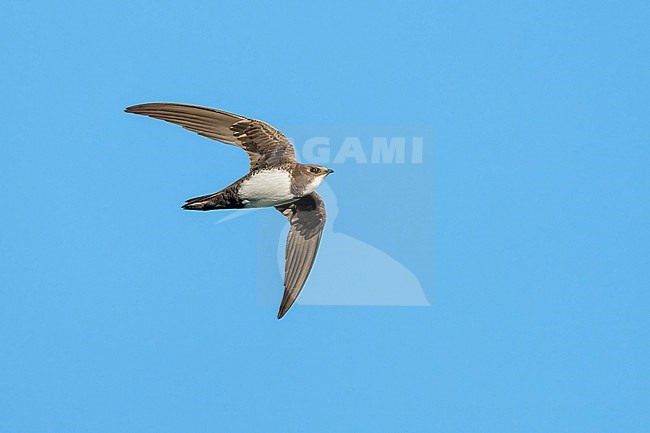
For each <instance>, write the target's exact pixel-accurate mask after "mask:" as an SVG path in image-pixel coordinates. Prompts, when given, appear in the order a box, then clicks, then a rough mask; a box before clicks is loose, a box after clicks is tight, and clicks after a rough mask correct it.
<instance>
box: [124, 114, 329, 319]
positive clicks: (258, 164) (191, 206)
mask: <svg viewBox="0 0 650 433" xmlns="http://www.w3.org/2000/svg"><path fill="white" fill-rule="evenodd" d="M125 111H126V112H127V113H134V114H141V115H144V116H149V117H153V118H155V119H160V120H164V121H167V122H171V123H174V124H177V125H180V126H182V127H183V128H185V129H187V130H189V131H192V132H196V133H197V134H200V135H203V136H204V137H208V138H211V139H213V140H217V141H220V142H222V143H226V144H230V145H233V146H237V147H240V148H242V149H243V150H244V151H245V152H246V153H247V154H248V159H249V162H250V172H249V173H248V174H246V175H245V176H243V177H242V178H240V179H239V180H237V181H235V182H234V183H232V184H231V185H229V186H227V187H226V188H224V189H222V190H221V191H218V192H216V193H213V194H207V195H204V196H200V197H195V198H192V199H189V200H187V201H186V202H185V204H184V205H183V209H188V210H200V211H206V210H215V209H242V208H249V207H275V208H276V209H277V210H279V211H280V212H282V214H283V215H284V216H285V217H287V219H288V220H289V223H290V224H291V229H290V230H289V235H288V237H287V246H286V252H285V253H286V257H285V274H284V295H283V297H282V302H281V304H280V309H279V312H278V319H280V318H282V316H284V315H285V314H286V312H287V311H288V310H289V308H291V306H292V305H293V303H294V302H295V300H296V298H297V297H298V294H299V293H300V291H301V290H302V288H303V286H304V285H305V282H306V281H307V277H308V276H309V273H310V271H311V268H312V266H313V264H314V260H315V259H316V253H317V251H318V246H319V244H320V239H321V236H322V233H323V228H324V227H325V220H326V212H325V204H324V203H323V200H322V199H321V197H320V196H319V195H318V194H317V193H316V192H315V189H316V187H318V185H319V184H320V183H321V182H322V181H323V180H324V179H325V177H327V176H328V175H329V174H330V173H332V172H333V170H330V169H328V168H326V167H322V166H319V165H308V164H300V163H299V162H297V161H296V155H295V151H294V148H293V144H292V143H291V141H289V140H288V139H287V138H286V137H285V136H284V135H283V134H282V133H281V132H280V131H278V130H277V129H275V128H274V127H272V126H271V125H269V124H268V123H265V122H262V121H259V120H254V119H249V118H246V117H242V116H239V115H237V114H232V113H227V112H225V111H220V110H216V109H213V108H207V107H199V106H194V105H185V104H174V103H151V104H140V105H134V106H132V107H128V108H127V109H126V110H125Z"/></svg>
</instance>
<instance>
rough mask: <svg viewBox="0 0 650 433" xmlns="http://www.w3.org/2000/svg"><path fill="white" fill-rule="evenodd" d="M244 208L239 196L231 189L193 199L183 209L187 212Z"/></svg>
mask: <svg viewBox="0 0 650 433" xmlns="http://www.w3.org/2000/svg"><path fill="white" fill-rule="evenodd" d="M243 207H244V204H243V203H242V202H241V200H240V199H239V195H238V194H237V193H236V191H234V190H233V189H231V188H226V189H222V190H221V191H219V192H215V193H214V194H208V195H202V196H201V197H194V198H191V199H189V200H187V201H186V202H185V204H184V205H183V209H187V210H214V209H241V208H243Z"/></svg>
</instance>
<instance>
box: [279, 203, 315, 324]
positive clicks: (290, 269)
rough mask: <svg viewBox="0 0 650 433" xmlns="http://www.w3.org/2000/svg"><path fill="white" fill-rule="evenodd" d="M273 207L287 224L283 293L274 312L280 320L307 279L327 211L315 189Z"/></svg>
mask: <svg viewBox="0 0 650 433" xmlns="http://www.w3.org/2000/svg"><path fill="white" fill-rule="evenodd" d="M275 208H276V209H277V210H279V211H280V212H282V214H283V215H284V216H286V217H287V218H288V219H289V222H290V223H291V229H290V230H289V235H288V236H287V249H286V252H285V261H284V296H283V297H282V303H281V304H280V311H279V312H278V319H281V318H282V316H284V315H285V313H286V312H287V311H289V308H291V306H292V305H293V303H294V301H295V300H296V298H297V297H298V294H299V293H300V291H301V290H302V287H303V286H304V285H305V281H307V277H308V276H309V272H310V271H311V268H312V265H313V264H314V260H315V259H316V252H317V251H318V245H319V244H320V238H321V235H322V234H323V228H324V227H325V220H326V218H327V214H326V213H325V203H324V202H323V199H322V198H321V197H320V196H319V195H318V194H316V193H315V192H312V193H311V194H309V195H306V196H304V197H302V198H301V199H299V200H298V201H294V202H293V203H290V204H286V205H282V206H276V207H275Z"/></svg>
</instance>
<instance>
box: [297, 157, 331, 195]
mask: <svg viewBox="0 0 650 433" xmlns="http://www.w3.org/2000/svg"><path fill="white" fill-rule="evenodd" d="M298 170H299V173H298V175H299V176H300V177H301V178H302V179H303V183H304V187H305V194H309V193H312V192H314V190H315V189H316V188H318V185H320V184H321V182H323V180H325V178H326V177H327V176H328V175H329V174H331V173H334V170H332V169H331V168H327V167H323V166H322V165H314V164H300V165H299V166H298Z"/></svg>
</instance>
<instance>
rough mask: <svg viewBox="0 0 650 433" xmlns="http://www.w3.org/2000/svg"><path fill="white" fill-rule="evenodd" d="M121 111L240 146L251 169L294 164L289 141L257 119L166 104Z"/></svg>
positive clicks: (213, 110)
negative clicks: (164, 122) (288, 163)
mask: <svg viewBox="0 0 650 433" xmlns="http://www.w3.org/2000/svg"><path fill="white" fill-rule="evenodd" d="M124 111H126V112H127V113H135V114H142V115H143V116H149V117H153V118H154V119H160V120H164V121H166V122H171V123H175V124H176V125H180V126H182V127H183V128H185V129H187V130H189V131H192V132H196V133H197V134H200V135H202V136H204V137H208V138H211V139H213V140H217V141H220V142H222V143H226V144H230V145H233V146H237V147H241V148H242V149H244V150H245V151H246V153H247V154H248V158H249V160H250V168H251V170H255V169H259V168H264V167H270V166H274V165H279V164H283V163H285V162H295V161H296V155H295V152H294V149H293V145H292V144H291V141H289V139H288V138H287V137H285V136H284V135H283V134H282V133H281V132H280V131H278V130H277V129H275V128H274V127H272V126H271V125H269V124H268V123H265V122H262V121H260V120H254V119H248V118H246V117H242V116H239V115H237V114H232V113H227V112H225V111H220V110H215V109H214V108H208V107H199V106H196V105H186V104H173V103H166V102H156V103H151V104H140V105H134V106H132V107H128V108H127V109H126V110H124Z"/></svg>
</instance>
